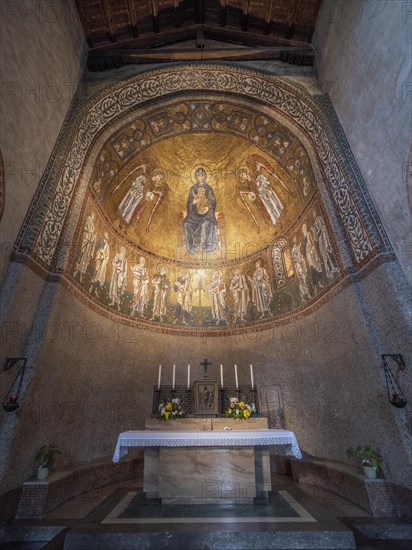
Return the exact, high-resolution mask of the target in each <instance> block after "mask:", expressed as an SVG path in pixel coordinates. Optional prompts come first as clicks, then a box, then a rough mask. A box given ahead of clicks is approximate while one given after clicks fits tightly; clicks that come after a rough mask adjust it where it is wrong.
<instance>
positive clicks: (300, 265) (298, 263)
mask: <svg viewBox="0 0 412 550" xmlns="http://www.w3.org/2000/svg"><path fill="white" fill-rule="evenodd" d="M293 242H294V245H293V247H292V254H291V255H292V263H293V269H294V270H295V273H296V277H297V278H298V281H299V292H300V296H301V298H302V300H304V299H305V298H310V297H311V296H310V294H309V288H308V283H307V281H306V274H307V269H306V262H305V260H304V259H303V258H302V256H301V254H300V250H299V246H298V244H297V242H296V237H294V238H293Z"/></svg>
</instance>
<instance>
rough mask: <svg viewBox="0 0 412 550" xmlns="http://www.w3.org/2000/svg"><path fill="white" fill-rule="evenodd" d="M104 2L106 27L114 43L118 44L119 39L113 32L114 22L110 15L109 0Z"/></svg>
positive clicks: (103, 0)
mask: <svg viewBox="0 0 412 550" xmlns="http://www.w3.org/2000/svg"><path fill="white" fill-rule="evenodd" d="M102 2H103V12H104V16H105V19H106V25H107V31H108V32H107V34H108V36H109V38H110V40H111V41H112V42H116V41H117V39H116V36H115V34H114V33H113V30H112V22H111V18H110V16H111V14H110V8H109V4H108V0H102Z"/></svg>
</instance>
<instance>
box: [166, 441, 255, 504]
mask: <svg viewBox="0 0 412 550" xmlns="http://www.w3.org/2000/svg"><path fill="white" fill-rule="evenodd" d="M255 472H256V468H255V453H254V450H253V448H236V449H222V448H216V449H213V448H212V449H210V448H205V447H203V448H193V447H180V448H175V449H169V448H165V447H163V448H160V450H159V477H158V480H159V497H160V498H161V499H162V503H163V504H169V503H191V504H212V503H222V502H223V503H227V504H240V503H246V502H248V503H252V502H253V499H254V498H255V497H256V496H257V487H256V479H255V477H256V475H255Z"/></svg>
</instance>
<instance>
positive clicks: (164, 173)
mask: <svg viewBox="0 0 412 550" xmlns="http://www.w3.org/2000/svg"><path fill="white" fill-rule="evenodd" d="M156 174H160V175H161V176H162V179H164V180H166V179H167V170H164V168H157V167H156V168H154V169H153V171H152V172H151V173H150V179H152V178H153V176H155V175H156Z"/></svg>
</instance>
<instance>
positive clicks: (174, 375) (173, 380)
mask: <svg viewBox="0 0 412 550" xmlns="http://www.w3.org/2000/svg"><path fill="white" fill-rule="evenodd" d="M175 379H176V365H173V378H172V389H175Z"/></svg>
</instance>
